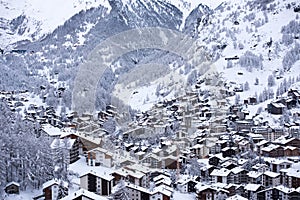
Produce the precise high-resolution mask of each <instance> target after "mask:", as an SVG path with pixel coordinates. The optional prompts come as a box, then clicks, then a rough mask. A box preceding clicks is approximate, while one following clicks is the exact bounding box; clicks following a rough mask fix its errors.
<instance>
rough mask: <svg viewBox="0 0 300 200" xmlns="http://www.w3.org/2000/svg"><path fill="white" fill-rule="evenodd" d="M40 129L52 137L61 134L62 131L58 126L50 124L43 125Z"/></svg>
mask: <svg viewBox="0 0 300 200" xmlns="http://www.w3.org/2000/svg"><path fill="white" fill-rule="evenodd" d="M42 129H43V131H44V132H45V133H46V134H48V135H49V136H52V137H54V136H60V135H61V134H63V132H62V131H61V130H60V129H59V128H57V127H54V126H52V125H50V124H45V125H43V126H42Z"/></svg>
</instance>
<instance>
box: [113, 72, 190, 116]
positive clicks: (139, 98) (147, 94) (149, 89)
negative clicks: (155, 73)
mask: <svg viewBox="0 0 300 200" xmlns="http://www.w3.org/2000/svg"><path fill="white" fill-rule="evenodd" d="M145 75H147V73H145ZM186 78H187V75H182V74H179V73H178V72H177V71H171V72H170V73H169V74H165V75H161V77H157V79H156V80H155V81H152V82H150V83H149V84H147V86H139V85H137V83H136V82H137V81H138V80H137V81H134V82H131V83H130V84H123V83H118V84H116V85H115V90H114V91H113V95H114V96H115V97H117V98H118V99H120V100H122V101H123V103H125V104H126V105H129V106H131V108H133V109H135V110H140V111H146V110H149V109H150V108H151V107H152V106H153V105H154V104H155V103H157V102H158V101H160V100H162V99H170V98H172V97H174V96H175V92H174V91H176V92H177V93H179V94H180V92H182V91H181V90H183V89H184V88H185V85H186ZM139 81H142V80H139ZM143 83H144V82H143ZM159 84H160V85H162V88H161V90H160V91H161V92H163V91H165V92H170V93H169V94H168V95H167V96H165V97H163V98H162V97H161V96H160V97H157V96H156V88H157V86H158V85H159Z"/></svg>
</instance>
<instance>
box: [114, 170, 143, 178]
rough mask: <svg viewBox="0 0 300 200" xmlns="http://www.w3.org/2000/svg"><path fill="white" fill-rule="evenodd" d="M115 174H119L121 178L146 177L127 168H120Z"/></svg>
mask: <svg viewBox="0 0 300 200" xmlns="http://www.w3.org/2000/svg"><path fill="white" fill-rule="evenodd" d="M114 173H116V174H119V175H121V176H124V177H127V176H132V177H134V178H138V179H140V178H142V177H143V176H145V174H144V173H142V172H139V171H132V170H127V169H125V168H120V169H117V170H115V171H114Z"/></svg>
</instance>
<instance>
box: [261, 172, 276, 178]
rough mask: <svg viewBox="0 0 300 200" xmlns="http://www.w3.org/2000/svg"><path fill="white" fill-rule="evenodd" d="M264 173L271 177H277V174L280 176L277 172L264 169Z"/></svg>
mask: <svg viewBox="0 0 300 200" xmlns="http://www.w3.org/2000/svg"><path fill="white" fill-rule="evenodd" d="M264 175H266V176H269V177H272V178H276V177H279V176H280V174H279V173H276V172H271V171H266V172H264Z"/></svg>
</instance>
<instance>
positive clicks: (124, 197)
mask: <svg viewBox="0 0 300 200" xmlns="http://www.w3.org/2000/svg"><path fill="white" fill-rule="evenodd" d="M109 199H110V200H130V197H129V194H128V192H127V190H126V183H125V182H124V181H123V180H121V181H120V182H119V183H118V184H117V185H116V186H115V188H114V192H113V193H112V195H111V197H109Z"/></svg>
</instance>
